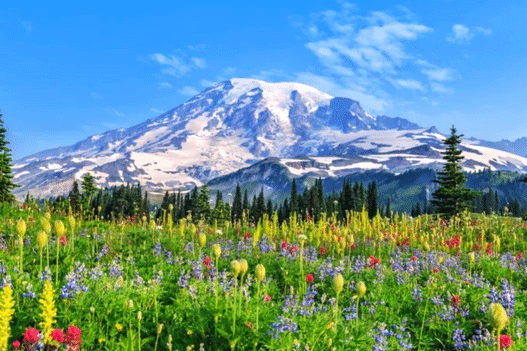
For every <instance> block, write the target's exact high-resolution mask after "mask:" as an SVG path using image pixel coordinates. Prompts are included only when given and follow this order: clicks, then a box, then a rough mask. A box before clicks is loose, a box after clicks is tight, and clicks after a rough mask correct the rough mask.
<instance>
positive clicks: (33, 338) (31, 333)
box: [24, 328, 38, 343]
mask: <svg viewBox="0 0 527 351" xmlns="http://www.w3.org/2000/svg"><path fill="white" fill-rule="evenodd" d="M24 340H26V341H29V342H30V343H34V342H37V341H38V330H36V329H35V328H29V329H27V330H26V332H25V333H24Z"/></svg>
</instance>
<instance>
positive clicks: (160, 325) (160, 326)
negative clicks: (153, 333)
mask: <svg viewBox="0 0 527 351" xmlns="http://www.w3.org/2000/svg"><path fill="white" fill-rule="evenodd" d="M162 330H163V324H159V326H158V327H157V333H158V334H161V331H162Z"/></svg>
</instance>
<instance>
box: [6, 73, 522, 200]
mask: <svg viewBox="0 0 527 351" xmlns="http://www.w3.org/2000/svg"><path fill="white" fill-rule="evenodd" d="M443 138H444V137H443V136H442V135H441V134H439V133H438V132H437V130H435V128H430V129H424V128H421V127H419V126H418V125H416V124H414V123H412V122H410V121H407V120H405V119H403V118H399V117H396V118H391V117H387V116H378V117H374V116H371V115H369V114H368V113H367V112H365V111H364V110H363V109H362V108H361V106H360V104H359V102H357V101H354V100H352V99H348V98H338V97H337V98H334V97H332V96H330V95H328V94H325V93H323V92H320V91H319V90H317V89H315V88H312V87H309V86H307V85H304V84H300V83H267V82H263V81H259V80H254V79H240V78H238V79H231V80H227V81H224V82H221V83H219V84H217V85H215V86H213V87H210V88H208V89H206V90H204V91H203V92H201V93H199V94H198V95H196V96H194V97H193V98H192V99H191V100H189V101H187V102H186V103H184V104H182V105H180V106H178V107H176V108H174V109H172V110H170V111H167V112H166V113H164V114H162V115H160V116H157V117H155V118H152V119H149V120H147V121H145V122H143V123H140V124H138V125H136V126H132V127H130V128H126V129H116V130H111V131H108V132H106V133H103V134H101V135H94V136H91V137H89V138H87V139H85V140H83V141H80V142H78V143H76V144H74V145H72V146H68V147H61V148H56V149H51V150H45V151H42V152H39V153H37V154H34V155H31V156H28V157H25V158H23V159H21V160H17V161H15V163H14V167H13V172H14V177H15V181H16V182H17V183H19V184H21V185H23V187H22V188H19V189H17V190H16V195H18V196H19V197H21V196H23V195H24V194H25V193H27V192H28V191H29V192H32V193H34V194H35V195H37V196H56V195H60V194H63V193H65V192H67V191H69V189H71V184H72V182H73V180H74V179H81V178H82V176H83V175H84V174H85V173H86V172H91V173H92V175H93V176H94V178H95V181H96V183H97V185H98V186H103V187H105V186H108V187H111V186H115V185H120V184H124V183H126V182H138V181H139V182H141V184H142V185H143V186H144V187H145V188H146V189H148V190H150V191H163V190H166V189H178V188H182V189H189V188H191V187H193V186H194V185H198V186H199V185H201V184H202V183H204V182H208V181H210V180H211V179H213V178H216V177H218V176H222V175H226V174H229V173H232V172H235V171H237V170H239V169H241V168H243V167H247V166H249V165H252V164H254V163H256V162H258V161H260V160H263V159H265V158H268V157H278V158H281V159H285V160H287V159H292V158H296V157H299V156H302V155H310V156H320V157H336V156H349V155H360V156H361V157H359V158H357V159H356V160H357V162H356V164H353V162H352V161H350V159H349V158H348V159H347V160H346V161H339V162H344V163H346V165H345V168H346V169H347V168H352V169H354V170H355V171H360V170H364V169H385V170H388V171H391V172H402V171H404V170H406V169H412V168H415V167H420V166H430V165H432V164H436V165H437V164H438V162H439V163H440V162H441V161H442V160H441V157H440V151H441V149H442V139H443ZM463 147H465V149H466V150H467V155H466V156H467V163H466V164H465V167H466V168H468V169H474V170H475V169H480V168H485V167H490V168H491V169H501V170H507V171H527V159H525V158H522V157H519V156H515V155H512V154H508V153H506V152H501V151H497V150H493V149H489V148H485V147H481V146H478V145H463ZM352 159H353V158H352ZM284 162H289V163H291V161H284ZM324 162H329V161H328V159H325V161H324ZM324 162H322V163H324ZM335 167H336V166H335ZM335 167H333V169H330V170H329V171H328V172H326V173H327V176H328V177H332V176H338V174H341V173H342V172H347V170H345V169H344V168H343V169H338V167H337V168H335Z"/></svg>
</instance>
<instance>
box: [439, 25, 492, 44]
mask: <svg viewBox="0 0 527 351" xmlns="http://www.w3.org/2000/svg"><path fill="white" fill-rule="evenodd" d="M491 33H492V30H490V29H486V28H483V27H476V28H474V29H470V28H469V27H467V26H465V25H463V24H454V25H453V26H452V33H451V34H450V36H448V37H447V38H446V41H448V42H449V43H453V44H457V45H462V44H470V41H471V40H472V39H474V37H475V36H476V34H483V35H490V34H491Z"/></svg>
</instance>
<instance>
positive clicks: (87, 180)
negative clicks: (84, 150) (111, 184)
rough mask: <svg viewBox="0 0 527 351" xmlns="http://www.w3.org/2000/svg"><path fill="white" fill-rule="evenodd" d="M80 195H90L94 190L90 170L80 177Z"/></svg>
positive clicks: (95, 189)
mask: <svg viewBox="0 0 527 351" xmlns="http://www.w3.org/2000/svg"><path fill="white" fill-rule="evenodd" d="M81 186H82V195H84V196H88V197H91V196H92V195H93V194H94V193H95V192H96V191H97V187H96V186H95V181H94V180H93V176H92V175H91V173H90V172H88V173H86V174H85V175H84V177H83V179H82V183H81Z"/></svg>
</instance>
